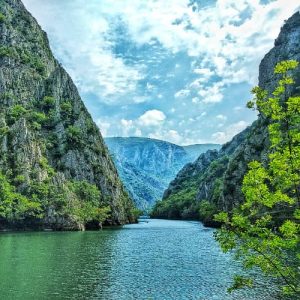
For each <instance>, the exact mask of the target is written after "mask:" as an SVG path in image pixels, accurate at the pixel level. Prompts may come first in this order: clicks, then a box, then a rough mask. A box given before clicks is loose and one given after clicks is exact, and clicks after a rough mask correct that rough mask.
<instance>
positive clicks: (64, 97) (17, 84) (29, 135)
mask: <svg viewBox="0 0 300 300" xmlns="http://www.w3.org/2000/svg"><path fill="white" fill-rule="evenodd" d="M0 45H1V46H0V191H1V192H0V228H11V227H12V228H21V229H24V228H52V229H57V230H61V229H70V230H78V229H84V227H85V226H92V223H93V224H94V225H95V224H96V223H95V222H98V221H99V220H100V219H101V221H103V220H104V219H107V218H108V220H107V222H109V223H111V224H124V223H128V222H130V221H133V219H134V216H133V214H132V212H133V210H134V206H133V203H132V201H131V200H130V198H129V196H128V194H127V192H126V191H125V189H124V187H123V185H122V183H121V181H120V179H119V177H118V174H117V170H116V168H115V166H114V163H113V161H112V160H111V158H110V155H109V152H108V149H107V148H106V146H105V144H104V142H103V139H102V137H101V134H100V132H99V129H98V127H97V126H96V125H95V123H94V122H93V120H92V118H91V116H90V114H89V113H88V111H87V109H86V108H85V106H84V104H83V102H82V100H81V98H80V96H79V94H78V91H77V88H76V87H75V85H74V83H73V82H72V79H71V78H70V76H69V75H68V74H67V72H66V71H65V70H64V69H63V68H62V66H61V65H60V64H59V63H58V62H57V60H56V59H55V58H54V57H53V55H52V53H51V49H50V47H49V42H48V39H47V36H46V34H45V32H43V31H42V29H41V28H40V26H39V25H38V23H37V22H36V20H35V19H34V18H33V17H32V16H31V15H30V13H29V12H28V11H27V10H26V9H25V7H24V6H23V4H22V2H21V1H20V0H0ZM109 210H110V213H108V211H109ZM94 225H93V226H94Z"/></svg>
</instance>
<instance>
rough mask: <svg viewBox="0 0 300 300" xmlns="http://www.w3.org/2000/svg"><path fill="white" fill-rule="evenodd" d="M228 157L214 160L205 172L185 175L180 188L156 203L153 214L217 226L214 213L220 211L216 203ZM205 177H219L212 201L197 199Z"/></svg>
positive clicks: (215, 183)
mask: <svg viewBox="0 0 300 300" xmlns="http://www.w3.org/2000/svg"><path fill="white" fill-rule="evenodd" d="M227 163H228V157H227V156H223V157H221V158H220V159H216V160H214V161H213V162H212V163H211V164H209V165H208V167H207V168H206V169H205V171H204V172H203V173H196V174H195V175H194V176H191V177H189V176H188V177H183V178H182V180H181V181H180V182H178V183H177V184H178V189H177V190H175V191H173V192H172V193H171V194H170V195H168V196H167V197H166V198H165V199H164V200H163V201H159V202H157V203H156V204H155V206H154V208H153V210H152V212H151V216H152V217H156V218H167V219H194V220H201V221H203V222H204V223H205V224H206V225H211V226H217V225H218V223H217V222H215V221H213V215H214V214H215V213H216V212H217V211H218V209H217V206H216V205H215V204H214V203H217V202H218V197H219V194H220V190H221V189H222V181H221V180H220V179H219V178H221V176H222V173H223V172H224V171H225V169H226V166H227ZM203 178H217V179H216V180H215V181H214V186H213V193H212V195H211V199H209V200H210V201H208V200H206V199H203V200H202V201H199V200H197V193H198V189H199V185H200V183H201V181H202V180H203Z"/></svg>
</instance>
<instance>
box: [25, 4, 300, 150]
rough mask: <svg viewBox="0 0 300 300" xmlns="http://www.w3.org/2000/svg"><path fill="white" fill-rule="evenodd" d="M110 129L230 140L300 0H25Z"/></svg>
mask: <svg viewBox="0 0 300 300" xmlns="http://www.w3.org/2000/svg"><path fill="white" fill-rule="evenodd" d="M23 3H24V4H25V6H26V7H27V9H28V10H29V11H30V12H31V13H32V15H33V16H34V17H35V18H36V19H37V20H38V22H39V24H40V25H41V26H42V28H43V29H44V30H45V31H46V32H47V34H48V37H49V41H50V46H51V49H52V51H53V53H54V55H55V57H56V58H57V59H58V61H59V62H60V63H61V64H62V65H63V67H64V68H65V69H66V70H67V72H68V73H69V74H70V75H71V77H72V79H73V80H74V82H75V84H76V85H77V87H78V90H79V92H80V95H81V97H82V99H83V101H84V103H85V104H86V106H87V108H88V110H89V112H90V113H91V115H92V117H93V119H94V121H95V122H96V123H97V125H98V126H99V128H100V129H101V132H102V135H103V136H105V137H107V136H142V137H150V138H156V139H162V140H166V141H169V142H173V143H176V144H179V145H188V144H195V143H225V142H227V141H229V140H230V139H231V138H232V137H233V136H234V135H236V134H237V133H238V132H240V131H242V130H243V129H244V128H246V127H247V126H249V125H250V124H251V123H252V122H253V121H254V120H255V119H256V114H255V112H253V111H250V110H248V109H247V108H246V107H245V104H246V102H247V101H248V100H250V99H251V93H250V90H251V87H253V86H254V85H257V83H258V80H257V78H258V67H259V63H260V61H261V59H262V58H263V57H264V55H265V54H266V53H267V52H268V51H269V50H270V49H271V48H272V47H273V45H274V39H275V38H276V37H277V36H278V34H279V31H280V28H281V26H282V25H283V24H284V21H285V20H286V19H288V18H289V17H290V16H291V15H292V14H293V13H294V12H296V11H297V10H299V8H300V5H299V2H298V0H88V1H87V0H63V1H62V0H23Z"/></svg>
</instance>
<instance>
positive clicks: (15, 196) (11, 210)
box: [0, 173, 41, 221]
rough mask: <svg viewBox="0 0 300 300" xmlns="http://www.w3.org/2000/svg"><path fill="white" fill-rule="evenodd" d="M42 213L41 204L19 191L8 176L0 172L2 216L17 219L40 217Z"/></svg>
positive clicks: (0, 215)
mask: <svg viewBox="0 0 300 300" xmlns="http://www.w3.org/2000/svg"><path fill="white" fill-rule="evenodd" d="M40 213H41V206H40V204H39V203H38V202H36V201H31V200H30V199H28V198H27V197H25V196H23V195H21V194H20V193H17V192H16V189H15V187H14V186H13V185H11V183H10V182H9V180H8V179H7V177H6V176H5V175H3V174H2V173H0V218H2V219H6V220H8V221H17V220H21V219H25V218H27V217H40V216H41V215H40Z"/></svg>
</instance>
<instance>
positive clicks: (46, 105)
mask: <svg viewBox="0 0 300 300" xmlns="http://www.w3.org/2000/svg"><path fill="white" fill-rule="evenodd" d="M55 102H56V101H55V98H54V97H51V96H45V97H44V98H43V100H42V101H41V106H42V108H43V109H46V110H49V109H51V108H54V107H55Z"/></svg>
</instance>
